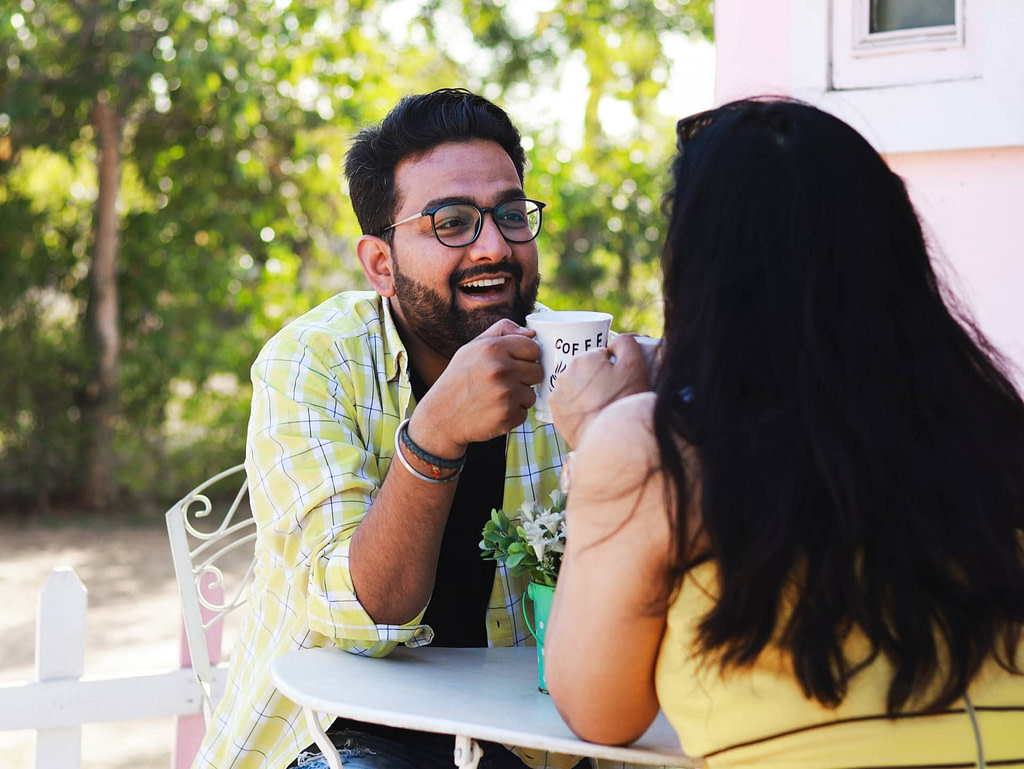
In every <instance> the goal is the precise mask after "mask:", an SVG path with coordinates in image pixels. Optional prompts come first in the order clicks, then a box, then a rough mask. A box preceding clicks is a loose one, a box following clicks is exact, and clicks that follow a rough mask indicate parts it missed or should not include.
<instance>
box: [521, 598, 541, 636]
mask: <svg viewBox="0 0 1024 769" xmlns="http://www.w3.org/2000/svg"><path fill="white" fill-rule="evenodd" d="M532 586H533V583H530V584H529V585H527V586H526V590H525V591H524V592H523V619H524V620H525V621H526V629H527V630H529V631H530V635H532V636H533V639H534V640H535V641H537V642H538V643H540V639H539V638H537V631H536V630H534V629H533V625H531V624H530V618H529V616H527V614H526V598H527V596H529V598H530V601H531V603H532V602H533V596H532V595H530V588H531V587H532Z"/></svg>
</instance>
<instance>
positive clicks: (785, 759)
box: [656, 562, 1024, 769]
mask: <svg viewBox="0 0 1024 769" xmlns="http://www.w3.org/2000/svg"><path fill="white" fill-rule="evenodd" d="M716 586H717V576H716V565H715V564H714V563H713V562H708V563H704V564H702V565H700V566H698V567H696V568H695V569H693V570H691V572H690V573H689V574H688V575H687V577H686V579H685V580H684V582H683V585H682V587H681V589H680V591H679V594H678V596H677V598H676V600H675V601H674V602H673V604H672V606H671V607H670V609H669V613H668V625H667V628H666V632H665V637H664V639H663V640H662V644H661V651H660V654H659V656H658V665H657V671H656V685H657V692H658V699H659V701H660V702H661V707H662V709H663V710H664V712H665V715H666V716H667V718H668V720H669V721H670V722H671V724H672V726H673V727H674V728H675V730H676V732H677V733H678V735H679V741H680V743H681V744H682V746H683V749H684V750H686V752H687V753H689V754H690V755H691V756H694V757H696V756H704V757H705V760H706V765H707V766H708V767H709V769H728V768H730V767H737V768H738V769H739V768H741V767H742V769H868V768H876V769H881V768H883V767H884V768H885V769H895V768H896V767H913V768H914V769H924V768H925V767H928V768H931V769H939V768H941V769H956V768H957V767H972V766H979V765H980V764H979V761H978V757H979V748H978V745H979V741H980V745H981V748H982V751H983V756H984V760H985V764H986V765H987V766H988V767H999V768H1000V769H1006V768H1007V767H1013V768H1016V769H1024V676H1015V675H1011V674H1010V673H1007V672H1006V671H1005V670H1004V669H1003V668H1001V667H1000V666H999V665H998V664H997V663H995V662H994V661H991V662H989V663H987V664H986V665H985V666H984V667H983V668H982V670H981V671H980V673H979V675H978V676H977V677H976V678H975V680H974V681H973V683H972V684H971V687H970V689H969V691H968V697H967V700H969V702H970V706H971V707H973V710H974V713H975V719H974V721H973V722H972V719H971V716H970V714H969V712H968V703H967V701H963V702H961V703H960V704H959V705H958V706H955V707H953V708H951V709H950V710H949V711H948V712H944V713H938V714H934V715H931V714H928V715H925V714H917V715H910V716H905V717H900V718H897V719H889V718H886V717H885V697H886V693H887V691H888V686H889V680H890V677H891V668H890V666H889V665H888V663H887V662H886V661H885V660H883V659H881V658H880V657H879V658H878V659H876V660H875V661H874V662H873V663H872V664H871V665H870V666H869V667H867V668H865V669H864V670H863V671H861V672H860V673H859V674H858V675H856V676H855V677H854V678H853V680H851V681H850V683H849V692H848V694H847V696H846V698H845V699H844V700H843V702H842V703H841V704H840V705H839V707H837V708H835V709H830V708H826V707H824V706H823V705H821V704H820V703H818V702H817V701H815V700H810V699H807V698H806V697H804V695H803V693H802V692H801V691H800V686H799V684H798V683H797V680H796V677H795V676H794V675H793V670H792V665H791V664H790V662H789V660H788V659H787V657H786V656H785V655H783V654H782V653H781V652H780V651H779V650H778V649H777V648H775V647H769V648H767V649H766V650H765V651H764V652H763V653H762V654H761V656H760V658H759V659H758V660H757V662H756V663H755V665H754V666H753V667H751V668H744V669H742V670H735V669H730V670H729V672H728V673H727V675H726V676H725V677H723V676H722V675H721V674H720V672H719V670H718V668H717V667H715V666H713V665H702V664H701V660H698V659H696V658H695V657H694V656H693V655H692V654H691V653H690V650H691V649H693V648H695V646H696V645H695V639H696V629H697V623H698V622H699V621H700V619H701V618H702V617H703V616H704V615H705V614H706V613H707V612H708V611H709V610H710V609H711V607H712V606H713V603H714V600H715V593H716V590H717V587H716ZM1022 647H1024V644H1022ZM866 649H867V642H866V640H865V639H864V638H863V637H859V638H857V637H854V638H851V639H850V642H849V644H848V645H847V646H846V650H847V654H848V657H849V659H863V658H864V657H866V654H858V651H859V650H860V651H866ZM1017 659H1018V663H1020V662H1021V661H1024V648H1021V649H1020V650H1018V655H1017ZM975 724H976V725H977V732H978V733H977V735H976V733H975Z"/></svg>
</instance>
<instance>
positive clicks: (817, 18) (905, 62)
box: [789, 0, 1024, 152]
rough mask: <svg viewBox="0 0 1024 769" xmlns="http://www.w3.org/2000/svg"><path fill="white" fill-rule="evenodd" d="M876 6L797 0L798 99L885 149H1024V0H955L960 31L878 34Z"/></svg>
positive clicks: (863, 1)
mask: <svg viewBox="0 0 1024 769" xmlns="http://www.w3.org/2000/svg"><path fill="white" fill-rule="evenodd" d="M870 2H871V0H789V11H790V25H789V26H790V46H789V50H790V92H791V93H792V94H793V95H794V96H796V97H798V98H802V99H805V100H806V101H809V102H811V103H813V104H817V105H818V106H820V107H822V108H823V109H826V110H828V111H829V112H832V113H834V114H836V115H838V116H840V117H842V118H843V119H844V120H846V121H847V122H849V123H851V124H852V125H853V126H854V127H856V128H857V129H858V130H859V131H861V133H863V134H864V135H865V136H866V137H867V138H868V139H869V140H870V141H871V142H872V143H873V144H874V145H875V147H876V148H877V149H879V150H880V151H881V152H925V151H937V150H956V149H978V148H988V147H1005V146H1017V147H1019V146H1024V0H957V7H958V11H957V14H958V15H957V21H958V23H957V24H956V25H955V28H956V31H955V32H951V30H950V29H949V28H946V27H932V28H927V29H926V30H900V31H898V32H886V33H876V34H875V35H872V34H870V33H869V32H868V29H869V27H868V11H869V3H870ZM837 76H838V78H837ZM849 78H852V79H849Z"/></svg>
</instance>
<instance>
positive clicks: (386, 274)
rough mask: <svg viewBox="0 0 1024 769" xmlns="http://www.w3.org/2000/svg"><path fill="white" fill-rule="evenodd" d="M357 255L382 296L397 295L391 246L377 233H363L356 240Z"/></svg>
mask: <svg viewBox="0 0 1024 769" xmlns="http://www.w3.org/2000/svg"><path fill="white" fill-rule="evenodd" d="M356 255H357V256H358V257H359V263H360V264H361V265H362V266H363V274H364V275H365V276H366V279H367V280H368V281H370V285H371V286H373V290H374V291H376V292H377V293H378V294H380V295H381V296H394V295H395V276H394V274H393V272H392V270H391V247H390V246H389V245H388V244H387V242H385V241H384V240H383V239H382V238H378V237H377V236H375V235H363V236H362V237H361V238H359V240H358V241H357V242H356Z"/></svg>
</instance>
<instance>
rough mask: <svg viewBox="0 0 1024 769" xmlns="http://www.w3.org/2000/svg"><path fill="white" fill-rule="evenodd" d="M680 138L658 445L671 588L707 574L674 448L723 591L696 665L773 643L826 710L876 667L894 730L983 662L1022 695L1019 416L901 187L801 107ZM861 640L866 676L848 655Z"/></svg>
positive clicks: (741, 115) (835, 124)
mask: <svg viewBox="0 0 1024 769" xmlns="http://www.w3.org/2000/svg"><path fill="white" fill-rule="evenodd" d="M679 132H680V142H679V145H680V152H679V155H678V157H677V159H676V162H675V164H674V166H673V183H674V189H673V192H672V193H670V195H669V197H668V198H667V200H666V205H667V206H669V207H670V210H671V223H670V231H669V237H668V240H667V243H666V247H665V251H664V256H663V261H664V264H663V268H664V295H665V319H666V321H665V339H666V346H665V350H664V354H665V356H666V357H665V359H664V361H663V368H662V376H661V379H660V381H659V382H658V384H657V404H656V407H655V419H654V424H655V432H656V437H657V441H658V445H659V448H660V451H661V456H662V460H663V462H664V465H665V467H666V469H667V471H668V473H669V476H670V478H671V483H672V487H673V489H674V492H675V499H676V500H678V501H677V504H676V510H675V511H674V512H673V516H674V518H675V525H674V531H675V532H676V533H675V537H674V539H675V541H674V553H675V571H674V578H675V582H674V584H675V585H676V586H677V587H678V585H679V584H680V582H681V580H682V578H683V575H684V574H685V573H686V571H687V570H688V569H689V568H691V567H692V565H693V564H694V563H695V560H696V559H697V558H698V556H699V555H700V554H699V553H697V552H696V549H695V544H694V542H693V541H688V540H687V538H686V536H685V534H684V531H685V529H684V526H683V521H684V520H685V515H684V513H685V509H686V505H687V499H688V498H689V497H688V495H687V493H686V492H687V489H691V488H696V486H695V485H694V484H695V482H696V481H697V480H698V479H696V478H694V477H691V476H690V475H688V474H687V472H686V471H685V469H684V463H683V459H682V456H681V452H680V448H679V438H680V437H682V438H683V439H684V440H685V441H686V442H688V443H689V444H691V445H692V446H694V447H696V449H697V453H698V456H699V468H698V469H696V470H695V471H694V472H695V473H699V474H700V478H699V482H700V484H701V488H702V491H701V494H700V496H699V499H698V501H697V504H699V506H700V514H701V516H702V520H703V529H704V532H705V533H706V536H707V541H708V542H710V553H708V555H710V556H711V557H712V558H714V559H715V560H716V561H717V563H718V566H719V569H720V575H721V584H720V588H721V597H720V600H719V601H718V602H717V603H716V605H715V608H714V609H712V610H711V611H710V612H709V613H708V615H707V616H706V617H704V619H703V621H702V623H701V625H700V641H701V644H702V649H701V650H700V651H701V653H702V654H703V655H704V656H705V658H706V659H714V660H717V661H718V662H719V663H720V664H721V665H722V666H723V667H724V668H728V667H730V666H743V665H746V664H750V663H752V662H753V661H754V660H755V659H756V658H757V656H758V655H759V654H760V652H761V651H762V650H763V649H764V648H765V646H766V645H767V644H769V643H780V644H781V645H782V647H783V649H784V650H785V651H786V652H787V653H789V654H790V655H791V657H792V661H793V665H794V669H795V673H796V676H797V678H798V680H799V682H800V685H801V686H802V688H803V690H804V692H805V693H806V694H807V695H808V696H811V697H814V698H815V699H817V700H819V701H820V702H822V703H824V704H825V705H829V706H832V705H836V704H838V703H839V702H840V701H841V700H842V699H843V697H844V696H845V693H846V691H847V685H848V682H849V679H850V677H851V676H852V675H853V674H855V672H856V671H857V669H859V667H862V666H863V665H865V664H867V663H868V662H869V661H870V659H873V658H874V657H876V656H877V655H879V654H881V655H884V657H885V658H886V659H888V661H889V662H890V663H891V664H892V667H893V678H892V681H891V685H890V688H889V692H888V702H887V711H888V712H889V713H890V714H895V713H896V712H899V711H906V710H917V709H938V708H944V707H947V706H949V705H950V704H952V703H953V702H954V701H956V700H957V699H958V698H959V697H960V696H962V695H963V694H964V692H965V690H966V688H967V686H968V684H969V683H970V681H971V679H972V678H973V677H974V675H975V674H976V673H977V671H978V669H979V667H980V665H981V664H982V662H983V661H984V660H985V659H986V658H987V657H989V656H991V655H994V656H995V657H996V659H998V660H999V662H1000V663H1001V664H1002V665H1003V666H1004V667H1006V668H1007V669H1010V670H1014V671H1017V672H1019V669H1020V668H1019V666H1020V663H1021V661H1020V660H1017V659H1016V658H1015V651H1016V649H1017V646H1018V643H1019V641H1020V637H1021V628H1022V623H1024V545H1022V541H1024V540H1022V529H1024V403H1022V401H1021V397H1020V395H1019V394H1018V393H1017V391H1016V390H1015V389H1014V386H1013V385H1012V384H1011V382H1010V380H1009V378H1008V377H1007V375H1006V374H1004V373H1003V372H1004V370H1005V368H1006V363H1005V362H1004V361H1003V360H1002V359H1001V358H1000V357H999V356H998V354H997V352H996V351H995V350H993V349H992V348H991V346H990V345H989V344H988V343H987V342H986V341H985V339H984V337H983V336H982V334H981V333H980V332H979V331H978V329H977V328H976V327H975V326H974V325H973V324H972V323H971V321H970V319H969V318H968V317H967V315H966V313H964V312H962V311H960V310H958V309H956V305H955V301H954V300H952V298H951V297H949V296H945V297H944V292H943V290H942V287H941V286H940V284H939V281H938V280H937V278H936V276H935V273H934V271H933V269H932V265H931V262H930V260H929V255H928V251H927V248H926V246H925V242H924V238H923V236H922V231H921V226H920V223H919V221H918V218H917V216H916V214H915V212H914V209H913V206H912V205H911V203H910V200H909V198H908V196H907V192H906V189H905V188H904V185H903V183H902V181H901V180H900V179H899V178H898V177H897V176H896V175H895V174H894V173H892V172H891V171H890V170H889V168H888V167H887V166H886V165H885V163H884V161H883V160H882V158H881V157H880V156H879V155H878V153H877V152H875V151H874V149H872V148H871V146H870V145H869V144H868V143H867V142H866V141H865V140H864V139H863V138H862V137H861V136H860V135H859V134H858V133H857V132H856V131H854V130H853V129H852V128H850V127H849V126H848V125H846V124H845V123H843V122H842V121H840V120H838V119H836V118H835V117H833V116H831V115H828V114H827V113H824V112H822V111H820V110H817V109H815V108H813V107H811V106H809V105H806V104H802V103H799V102H794V101H789V100H781V99H770V100H746V101H742V102H734V103H732V104H728V105H725V106H723V107H720V108H718V109H716V110H712V111H710V112H708V113H703V114H701V115H698V116H695V117H694V118H691V119H688V120H686V121H681V122H680V127H679ZM950 308H953V310H952V311H951V309H950ZM684 388H690V389H689V390H688V391H686V392H688V393H689V394H690V396H689V397H681V396H680V392H681V391H684ZM794 583H795V584H796V585H797V586H798V589H797V590H796V591H795V593H791V592H790V591H789V587H791V586H792V585H793V584H794ZM792 594H795V595H796V596H798V599H797V601H796V603H795V605H794V606H793V607H792V614H791V615H790V616H789V619H788V622H781V620H780V617H782V616H785V615H783V614H780V609H781V608H782V605H783V600H782V599H783V596H784V595H792ZM855 627H859V628H860V629H861V630H862V631H863V632H864V633H865V634H866V635H867V638H868V639H869V641H870V643H871V648H872V652H873V653H872V657H871V658H869V659H868V660H849V659H846V658H845V657H844V655H843V641H844V638H845V637H846V636H847V635H848V633H849V632H850V631H851V630H852V629H853V628H855Z"/></svg>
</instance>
